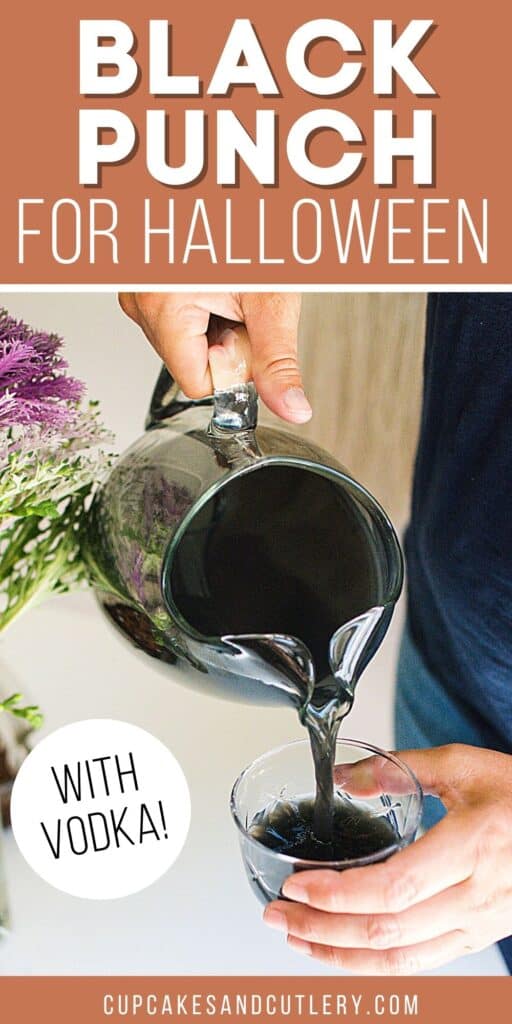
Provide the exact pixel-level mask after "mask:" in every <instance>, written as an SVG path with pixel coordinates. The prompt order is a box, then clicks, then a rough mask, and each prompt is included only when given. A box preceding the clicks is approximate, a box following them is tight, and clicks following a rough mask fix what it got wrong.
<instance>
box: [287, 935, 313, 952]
mask: <svg viewBox="0 0 512 1024" xmlns="http://www.w3.org/2000/svg"><path fill="white" fill-rule="evenodd" d="M288 945H289V946H290V947H291V948H292V949H294V950H295V951H296V952H297V953H303V954H304V956H313V947H312V945H311V943H310V942H305V941H304V939H296V938H295V935H289V936H288Z"/></svg>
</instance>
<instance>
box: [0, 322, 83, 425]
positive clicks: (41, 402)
mask: <svg viewBox="0 0 512 1024" xmlns="http://www.w3.org/2000/svg"><path fill="white" fill-rule="evenodd" d="M61 346H62V339H61V338H59V337H58V336H57V335H55V334H46V333H45V332H41V331H34V330H33V329H32V328H31V327H28V326H27V324H25V323H23V321H22V320H15V319H14V317H11V316H9V314H8V313H7V311H6V310H5V309H0V428H5V427H10V426H14V425H15V424H33V423H39V424H41V426H43V427H48V428H56V427H62V426H63V425H64V424H65V423H67V422H69V421H70V420H71V419H73V417H74V415H75V410H76V403H77V402H79V401H80V399H81V397H82V395H83V393H84V385H83V384H82V383H81V382H80V381H78V380H76V379H75V378H74V377H69V376H67V375H66V373H65V371H66V370H67V367H68V364H67V362H66V360H65V359H63V357H62V355H61V354H60V349H61Z"/></svg>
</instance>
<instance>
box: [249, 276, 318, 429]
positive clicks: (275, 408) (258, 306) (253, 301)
mask: <svg viewBox="0 0 512 1024" xmlns="http://www.w3.org/2000/svg"><path fill="white" fill-rule="evenodd" d="M241 306H242V311H243V315H244V320H245V324H246V327H247V330H248V333H249V338H250V341H251V356H252V374H253V379H254V383H255V385H256V388H257V390H258V393H259V394H260V396H261V398H262V399H263V401H264V402H265V405H267V406H268V408H269V409H270V410H271V411H272V412H274V413H276V415H277V416H281V418H282V419H284V420H288V421H289V422H290V423H307V421H308V420H310V419H311V416H312V410H311V406H310V404H309V402H308V400H307V398H306V395H305V394H304V387H303V384H302V375H301V372H300V367H299V361H298V354H297V341H298V324H299V314H300V297H299V296H298V295H295V294H292V293H288V292H274V293H258V294H244V295H243V296H242V297H241Z"/></svg>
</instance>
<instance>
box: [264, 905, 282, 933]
mask: <svg viewBox="0 0 512 1024" xmlns="http://www.w3.org/2000/svg"><path fill="white" fill-rule="evenodd" d="M263 920H264V922H265V924H268V926H269V928H275V929H276V930H277V931H278V932H287V931H288V921H287V920H286V915H285V914H283V912H282V910H275V908H274V907H266V908H265V912H264V914H263Z"/></svg>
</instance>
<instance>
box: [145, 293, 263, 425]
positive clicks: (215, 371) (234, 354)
mask: <svg viewBox="0 0 512 1024" xmlns="http://www.w3.org/2000/svg"><path fill="white" fill-rule="evenodd" d="M207 338H208V345H209V364H210V373H211V377H212V383H213V389H214V390H213V396H208V397H206V398H200V399H193V398H187V396H186V395H184V394H183V392H182V391H181V388H180V386H179V384H177V382H176V381H175V380H174V379H173V377H172V376H171V374H170V373H169V370H168V369H167V367H166V366H165V365H164V366H162V369H161V370H160V374H159V376H158V380H157V382H156V384H155V388H154V391H153V395H152V397H151V403H150V407H149V411H148V415H147V418H146V423H145V426H146V429H147V430H148V429H150V428H151V427H154V426H156V425H157V424H158V423H160V422H161V421H162V420H166V419H170V418H171V417H172V416H176V415H177V414H178V413H180V412H183V411H184V410H185V409H188V408H190V407H193V406H204V405H212V404H213V415H212V427H213V429H215V430H219V431H229V432H233V431H238V430H253V429H254V428H255V426H256V422H257V417H258V397H257V393H256V389H255V387H254V384H253V383H252V382H251V380H250V375H251V364H250V344H249V337H248V334H247V331H246V329H245V326H244V325H243V324H242V323H240V322H239V321H236V320H227V319H225V318H224V317H220V316H216V315H215V314H213V313H212V314H211V316H210V320H209V323H208V330H207Z"/></svg>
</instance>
